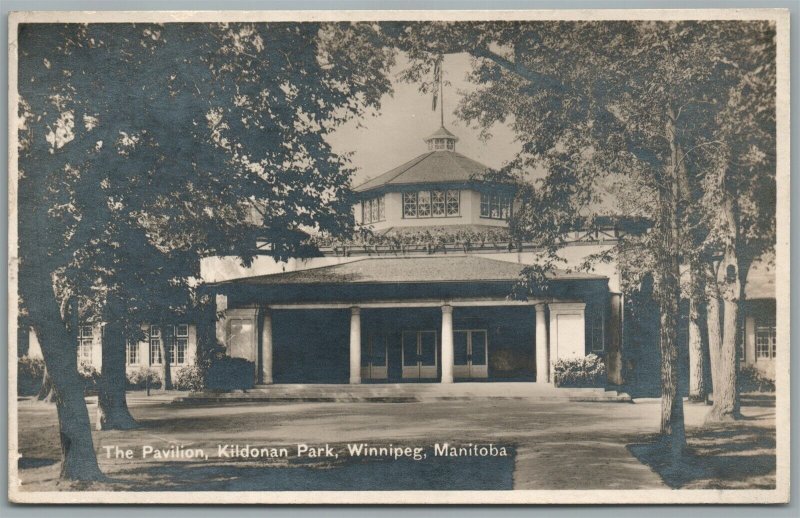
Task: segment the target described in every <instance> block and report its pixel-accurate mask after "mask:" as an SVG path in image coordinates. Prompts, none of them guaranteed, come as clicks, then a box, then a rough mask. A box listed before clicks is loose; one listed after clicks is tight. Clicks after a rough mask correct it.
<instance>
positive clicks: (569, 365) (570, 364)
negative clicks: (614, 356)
mask: <svg viewBox="0 0 800 518" xmlns="http://www.w3.org/2000/svg"><path fill="white" fill-rule="evenodd" d="M553 380H554V382H555V385H556V386H557V387H602V386H605V383H606V364H605V362H604V361H603V359H602V358H601V357H600V356H598V355H596V354H589V355H588V356H585V357H583V358H574V359H568V360H566V359H563V360H558V361H556V362H555V364H554V365H553Z"/></svg>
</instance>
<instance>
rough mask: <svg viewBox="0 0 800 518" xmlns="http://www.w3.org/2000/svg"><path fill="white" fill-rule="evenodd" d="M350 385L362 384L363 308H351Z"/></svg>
mask: <svg viewBox="0 0 800 518" xmlns="http://www.w3.org/2000/svg"><path fill="white" fill-rule="evenodd" d="M350 383H351V384H358V383H361V308H357V307H353V308H350Z"/></svg>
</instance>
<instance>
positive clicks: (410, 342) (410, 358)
mask: <svg viewBox="0 0 800 518" xmlns="http://www.w3.org/2000/svg"><path fill="white" fill-rule="evenodd" d="M402 340H403V344H402V353H403V377H404V378H419V360H418V357H417V349H418V346H419V344H418V335H417V332H416V331H403V339H402Z"/></svg>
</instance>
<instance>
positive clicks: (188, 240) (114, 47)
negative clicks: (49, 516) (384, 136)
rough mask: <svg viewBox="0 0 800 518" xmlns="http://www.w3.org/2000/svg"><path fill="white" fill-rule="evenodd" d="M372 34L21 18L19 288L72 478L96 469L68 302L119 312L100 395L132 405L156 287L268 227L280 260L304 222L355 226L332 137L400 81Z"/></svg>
mask: <svg viewBox="0 0 800 518" xmlns="http://www.w3.org/2000/svg"><path fill="white" fill-rule="evenodd" d="M375 31H376V28H375V27H374V26H372V25H369V24H359V25H352V26H351V25H348V24H313V23H304V24H260V25H254V24H230V25H228V24H225V25H222V24H213V25H209V24H166V25H147V24H145V25H124V24H112V25H95V24H90V25H22V26H20V29H19V48H20V60H19V67H20V69H19V93H20V98H21V104H20V118H21V120H22V124H21V126H20V159H19V164H18V166H19V171H20V180H19V247H20V249H19V255H20V280H19V287H20V295H21V298H22V300H23V303H24V305H25V307H26V309H27V311H28V313H29V314H30V317H31V319H32V322H33V325H34V328H35V329H36V331H37V335H38V336H39V339H40V342H41V345H42V351H43V355H44V359H45V362H46V365H47V368H48V372H49V373H50V375H51V378H52V381H53V386H54V388H55V392H56V395H57V397H56V404H57V409H58V413H59V426H60V431H61V445H62V460H63V462H62V472H61V474H62V477H64V478H68V479H82V480H95V479H98V478H100V477H101V476H102V474H101V473H100V470H99V469H98V467H97V461H96V458H95V454H94V449H93V445H92V438H91V434H90V432H89V418H88V414H87V411H86V405H85V403H84V400H83V393H82V387H81V384H80V381H79V379H78V374H77V358H76V354H75V346H74V344H75V343H76V333H75V330H74V329H73V328H71V327H69V326H67V323H66V322H65V321H64V319H62V317H61V315H60V313H59V309H58V308H59V303H60V301H62V300H64V297H74V298H76V299H78V301H79V303H80V306H81V308H83V309H86V310H90V311H97V312H100V316H101V317H102V318H103V319H105V320H106V321H107V322H109V323H110V325H111V327H109V325H108V324H107V326H106V327H107V333H109V336H108V340H107V341H106V343H104V353H105V352H106V351H107V352H108V354H109V362H108V363H106V361H105V359H104V366H103V369H104V371H106V375H104V382H103V388H104V390H105V394H106V395H107V396H108V397H107V400H106V402H105V404H104V407H105V410H106V413H109V414H116V415H123V416H124V415H125V414H127V410H126V409H125V408H124V381H125V380H124V343H125V338H128V337H130V336H131V334H132V333H135V329H136V327H137V326H138V325H139V324H140V322H142V321H143V319H144V317H146V316H151V315H152V313H155V312H157V311H159V310H161V309H163V307H162V306H159V305H158V304H157V302H158V300H159V299H158V298H154V297H153V295H154V293H153V291H157V290H148V287H149V286H161V287H162V288H163V287H168V289H175V290H176V291H175V292H176V293H178V295H177V299H179V300H185V299H188V298H190V295H191V290H189V289H187V288H189V287H190V285H191V282H190V278H191V277H192V276H197V275H198V274H199V271H198V270H199V257H201V256H203V255H207V254H226V255H238V256H240V257H241V258H242V260H243V261H249V260H251V259H252V258H253V257H254V256H255V254H256V253H257V252H256V250H255V246H254V244H255V239H256V238H257V237H258V238H262V239H265V240H266V241H267V242H268V243H270V246H271V249H270V253H271V254H272V255H273V256H274V257H276V258H286V257H288V256H289V255H297V254H298V253H309V249H308V246H307V245H306V243H305V242H304V240H305V236H306V234H305V233H303V232H302V230H303V229H308V228H314V227H317V228H319V229H320V230H324V231H328V232H330V233H332V234H336V233H340V232H342V231H343V230H344V229H347V228H349V227H350V226H352V216H351V215H350V209H349V201H348V200H347V196H348V193H349V175H350V174H351V172H352V169H351V168H350V167H348V163H347V159H346V158H345V157H340V156H337V155H335V154H334V153H333V152H332V151H331V149H330V147H329V146H328V144H327V142H326V141H325V136H326V135H327V134H328V133H330V132H331V131H333V130H334V129H335V128H336V127H337V126H338V125H339V124H341V123H342V122H344V121H346V120H349V119H350V118H352V117H354V116H359V115H361V114H363V113H364V112H365V110H366V109H367V108H369V107H374V106H378V104H379V101H380V97H381V95H382V94H383V93H386V92H387V91H388V90H389V84H390V83H389V82H388V80H387V79H386V75H385V74H386V71H387V70H388V67H389V65H390V64H391V53H388V52H386V51H385V50H383V49H382V48H381V47H380V46H379V45H375V38H374V35H375ZM254 207H259V208H260V209H261V212H260V213H259V216H258V217H257V218H254V217H252V211H253V208H254ZM345 208H346V209H347V210H346V212H344V209H345ZM298 251H299V252H298ZM164 289H167V288H164ZM167 300H168V301H170V306H172V303H174V302H175V300H176V296H170V297H167ZM148 313H150V314H149V315H148ZM112 320H113V323H111V322H112ZM106 344H107V347H106ZM109 373H113V374H109ZM120 377H121V379H120ZM120 386H122V387H123V389H122V390H120Z"/></svg>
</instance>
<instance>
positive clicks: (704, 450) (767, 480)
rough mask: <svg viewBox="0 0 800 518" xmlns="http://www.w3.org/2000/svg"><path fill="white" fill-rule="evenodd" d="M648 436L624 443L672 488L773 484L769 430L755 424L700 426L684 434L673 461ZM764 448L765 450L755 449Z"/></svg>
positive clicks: (763, 486)
mask: <svg viewBox="0 0 800 518" xmlns="http://www.w3.org/2000/svg"><path fill="white" fill-rule="evenodd" d="M651 439H652V442H647V443H640V444H629V445H627V448H628V451H630V452H631V454H632V455H633V456H634V457H636V458H637V459H638V460H639V462H641V463H642V464H645V465H646V466H648V467H649V468H650V469H652V470H653V471H655V472H656V473H658V475H659V476H660V477H661V479H662V480H663V481H664V483H666V484H667V485H669V486H670V487H671V488H673V489H679V488H691V487H693V486H695V485H697V486H702V487H707V488H710V489H717V488H737V487H747V488H750V489H774V488H775V476H774V475H775V465H776V460H775V454H774V451H775V433H774V431H773V430H770V429H765V428H761V427H755V426H738V427H736V428H732V427H726V428H715V429H709V430H700V431H697V432H695V433H692V434H691V436H690V437H689V438H688V441H687V444H688V446H687V449H686V452H685V453H684V455H683V456H682V457H680V458H679V459H677V461H673V458H672V454H671V451H670V449H669V447H668V445H666V444H664V443H662V442H660V441H658V436H652V437H651ZM765 451H766V452H769V453H766V454H762V453H759V452H765Z"/></svg>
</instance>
